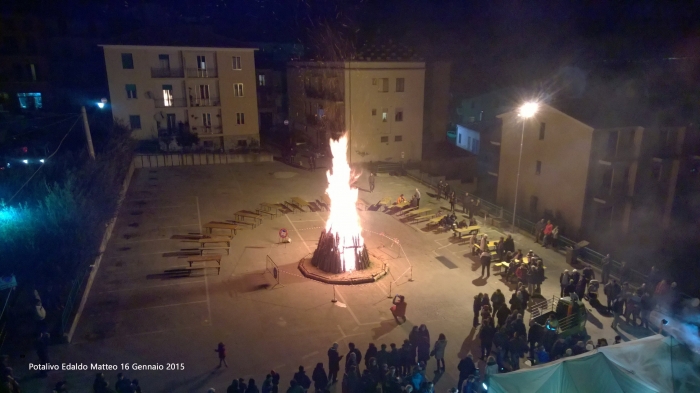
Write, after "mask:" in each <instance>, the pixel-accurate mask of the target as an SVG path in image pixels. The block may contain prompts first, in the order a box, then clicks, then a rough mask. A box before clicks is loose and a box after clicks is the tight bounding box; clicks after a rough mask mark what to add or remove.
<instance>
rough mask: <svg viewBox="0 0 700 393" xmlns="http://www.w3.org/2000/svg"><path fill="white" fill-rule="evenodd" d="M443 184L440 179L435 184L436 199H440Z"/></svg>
mask: <svg viewBox="0 0 700 393" xmlns="http://www.w3.org/2000/svg"><path fill="white" fill-rule="evenodd" d="M444 187H445V185H444V184H443V183H442V180H440V181H439V182H438V184H437V200H438V201H439V200H440V197H441V196H442V192H443V189H444Z"/></svg>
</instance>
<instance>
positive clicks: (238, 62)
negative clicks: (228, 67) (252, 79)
mask: <svg viewBox="0 0 700 393" xmlns="http://www.w3.org/2000/svg"><path fill="white" fill-rule="evenodd" d="M233 69H234V70H240V69H241V57H240V56H233Z"/></svg>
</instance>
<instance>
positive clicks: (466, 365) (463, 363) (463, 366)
mask: <svg viewBox="0 0 700 393" xmlns="http://www.w3.org/2000/svg"><path fill="white" fill-rule="evenodd" d="M457 370H459V382H458V383H457V387H458V389H460V391H459V393H464V392H462V385H463V384H464V381H466V380H467V379H468V378H469V377H470V376H472V375H474V374H475V373H476V365H475V364H474V357H473V356H472V354H471V352H470V353H469V354H468V355H467V356H466V357H465V358H464V359H462V360H460V362H459V364H458V365H457Z"/></svg>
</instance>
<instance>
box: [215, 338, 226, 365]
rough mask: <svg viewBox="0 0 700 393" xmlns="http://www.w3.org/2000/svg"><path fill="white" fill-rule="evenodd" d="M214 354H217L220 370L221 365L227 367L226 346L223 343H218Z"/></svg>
mask: <svg viewBox="0 0 700 393" xmlns="http://www.w3.org/2000/svg"><path fill="white" fill-rule="evenodd" d="M214 352H218V353H219V368H221V364H222V363H223V364H224V366H226V367H228V363H226V346H225V345H224V343H219V346H218V347H217V348H216V349H215V350H214Z"/></svg>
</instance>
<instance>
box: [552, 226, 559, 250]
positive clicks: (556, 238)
mask: <svg viewBox="0 0 700 393" xmlns="http://www.w3.org/2000/svg"><path fill="white" fill-rule="evenodd" d="M552 247H553V248H554V249H555V250H558V249H559V225H555V226H554V229H552Z"/></svg>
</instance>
